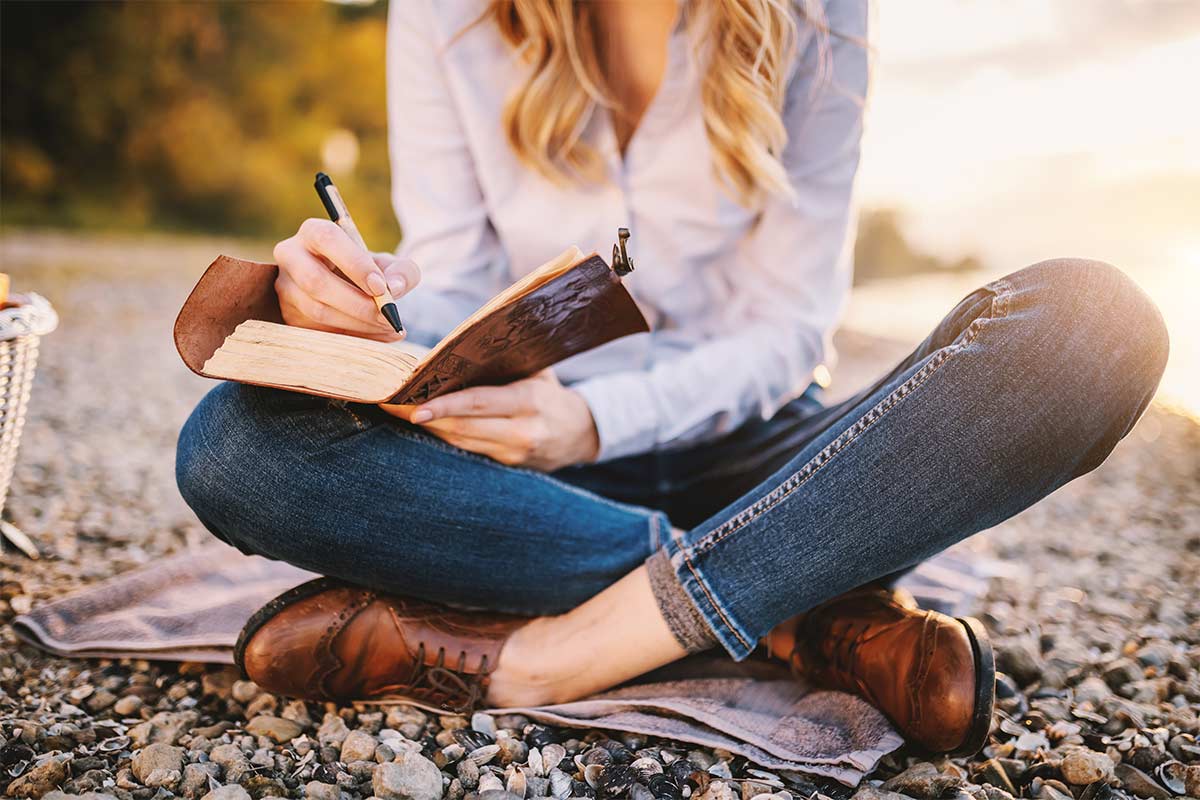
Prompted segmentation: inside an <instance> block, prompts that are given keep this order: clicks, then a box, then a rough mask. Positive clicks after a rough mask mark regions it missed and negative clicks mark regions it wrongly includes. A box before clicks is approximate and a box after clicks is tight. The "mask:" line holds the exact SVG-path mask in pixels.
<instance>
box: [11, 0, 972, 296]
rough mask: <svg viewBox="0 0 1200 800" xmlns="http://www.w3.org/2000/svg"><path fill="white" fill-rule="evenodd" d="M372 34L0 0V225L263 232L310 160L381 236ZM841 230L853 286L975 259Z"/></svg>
mask: <svg viewBox="0 0 1200 800" xmlns="http://www.w3.org/2000/svg"><path fill="white" fill-rule="evenodd" d="M401 1H402V0H401ZM385 27H386V3H383V2H376V3H368V4H366V5H346V4H340V3H329V2H317V0H260V1H258V2H240V1H239V2H229V1H228V0H207V1H206V2H117V1H116V0H102V1H101V2H22V1H20V0H0V98H2V102H0V222H2V223H3V224H5V225H36V226H53V227H60V228H63V227H65V228H70V227H80V228H90V229H108V230H146V229H158V230H162V229H167V230H185V231H204V232H217V233H222V234H246V235H254V236H261V237H264V238H268V239H278V238H282V237H284V236H287V235H290V234H291V233H293V232H294V231H295V229H296V226H297V225H298V224H299V222H300V220H302V219H304V218H305V217H310V216H320V215H321V214H322V213H323V212H322V209H321V206H320V203H319V202H318V200H317V197H316V194H315V193H314V191H313V189H312V180H313V173H314V172H315V171H316V170H318V169H324V170H325V171H327V172H329V173H330V174H331V175H332V176H333V178H334V179H335V180H336V181H337V183H338V185H339V187H340V188H341V189H342V191H343V193H344V194H345V196H346V198H347V200H348V201H349V203H350V205H351V207H352V208H353V209H354V215H355V219H356V221H357V222H358V224H359V227H360V228H361V229H362V232H363V235H364V237H365V238H366V240H367V241H368V242H369V243H371V245H372V246H373V247H375V248H377V249H380V250H382V249H389V248H391V247H393V246H394V245H395V243H396V242H397V241H398V240H399V235H400V231H399V229H398V226H397V223H396V220H395V217H394V216H393V213H392V208H391V202H390V199H389V196H388V190H389V178H388V157H387V139H386V137H387V118H386V110H385V93H384V39H385ZM355 153H357V157H355ZM859 230H860V233H859V240H858V246H857V251H856V254H855V255H856V259H855V260H856V280H858V281H860V282H861V281H864V280H871V279H873V278H881V277H892V276H895V275H904V274H910V273H913V272H923V271H929V270H936V269H942V268H947V267H948V268H951V269H969V268H972V267H974V266H976V264H975V262H974V261H973V260H971V259H963V260H962V261H959V262H956V263H951V264H945V263H942V262H941V261H939V260H938V259H936V258H933V257H931V256H929V255H926V254H923V253H920V252H918V251H916V250H915V249H914V248H913V247H912V246H910V245H909V243H908V242H907V241H906V240H905V238H904V235H903V233H902V226H901V220H900V219H899V217H898V216H897V215H896V213H895V212H892V211H889V210H882V211H872V212H867V213H865V214H864V215H863V217H862V222H861V225H860V229H859Z"/></svg>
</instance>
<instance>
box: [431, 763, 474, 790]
mask: <svg viewBox="0 0 1200 800" xmlns="http://www.w3.org/2000/svg"><path fill="white" fill-rule="evenodd" d="M434 766H436V764H435V765H434ZM455 772H456V773H457V775H458V779H459V780H460V781H462V785H463V786H465V787H466V788H468V789H474V788H475V787H477V786H478V785H479V765H478V764H476V763H475V762H474V761H472V760H471V759H469V758H467V759H463V760H462V761H460V762H458V766H457V767H455Z"/></svg>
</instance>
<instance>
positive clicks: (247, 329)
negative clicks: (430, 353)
mask: <svg viewBox="0 0 1200 800" xmlns="http://www.w3.org/2000/svg"><path fill="white" fill-rule="evenodd" d="M425 350H427V348H424V347H422V346H421V345H418V344H408V343H405V342H399V343H396V344H387V343H384V342H376V341H373V340H371V339H360V338H358V337H355V336H347V335H344V334H340V333H327V332H325V331H314V330H309V329H308V328H297V327H292V326H290V325H280V324H278V323H275V322H263V321H261V320H247V321H245V322H243V323H242V324H240V325H238V326H237V328H236V329H235V330H234V332H233V333H231V334H230V335H229V336H227V337H226V338H225V342H224V343H223V344H222V345H221V346H220V347H219V348H217V351H216V352H215V353H213V354H212V356H211V357H210V358H209V359H208V361H206V362H205V363H204V373H205V374H207V375H210V376H212V377H214V378H224V379H226V380H231V381H241V382H244V383H253V384H258V385H262V386H274V387H278V388H281V389H292V390H299V391H305V392H313V393H316V394H322V395H330V396H334V397H339V398H342V399H346V400H353V401H355V402H362V403H381V402H384V401H385V400H388V399H389V398H391V397H392V395H393V394H395V393H396V390H397V389H398V388H399V387H400V386H401V385H403V383H404V381H405V380H407V378H408V377H409V376H410V375H412V373H413V370H414V369H416V366H417V364H418V363H419V362H420V360H421V355H420V354H419V352H420V351H425Z"/></svg>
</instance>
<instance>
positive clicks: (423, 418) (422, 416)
mask: <svg viewBox="0 0 1200 800" xmlns="http://www.w3.org/2000/svg"><path fill="white" fill-rule="evenodd" d="M431 419H433V412H432V411H430V410H429V409H428V408H422V409H421V410H420V411H417V412H416V413H414V414H413V415H412V421H413V422H418V423H420V422H429V420H431Z"/></svg>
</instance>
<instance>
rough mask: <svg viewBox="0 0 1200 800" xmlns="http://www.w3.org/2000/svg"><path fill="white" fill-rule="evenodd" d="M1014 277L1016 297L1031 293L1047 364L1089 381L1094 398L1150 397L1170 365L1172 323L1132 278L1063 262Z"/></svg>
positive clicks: (1096, 265) (1098, 265)
mask: <svg viewBox="0 0 1200 800" xmlns="http://www.w3.org/2000/svg"><path fill="white" fill-rule="evenodd" d="M1014 278H1016V279H1017V281H1015V282H1016V283H1018V284H1019V285H1018V286H1017V287H1016V288H1017V294H1018V295H1020V294H1021V292H1022V290H1023V289H1025V290H1027V291H1028V293H1029V294H1030V295H1031V298H1032V301H1031V303H1030V311H1031V317H1032V318H1033V319H1034V320H1036V323H1035V324H1034V326H1033V327H1034V335H1035V339H1036V341H1037V342H1038V343H1039V345H1040V347H1039V351H1040V352H1041V353H1043V354H1046V355H1048V356H1050V357H1049V358H1047V360H1046V363H1045V364H1044V368H1047V369H1049V370H1050V371H1052V372H1053V376H1054V377H1056V378H1058V379H1061V378H1063V377H1067V376H1070V377H1074V378H1076V379H1077V381H1078V382H1081V383H1084V384H1087V385H1088V386H1089V388H1090V389H1091V390H1092V391H1093V392H1095V393H1096V394H1095V395H1093V396H1097V395H1098V396H1113V395H1122V396H1125V397H1128V398H1130V399H1131V400H1136V401H1138V402H1139V403H1141V404H1142V405H1144V402H1146V401H1148V400H1149V398H1150V396H1152V395H1153V394H1154V391H1155V389H1156V388H1157V387H1158V382H1159V379H1160V378H1161V377H1162V373H1163V370H1164V369H1165V368H1166V363H1167V353H1168V350H1169V343H1168V336H1167V328H1166V325H1165V324H1164V322H1163V318H1162V315H1161V313H1159V310H1158V307H1157V306H1156V305H1155V304H1154V301H1153V300H1151V299H1150V297H1149V296H1147V295H1146V293H1145V292H1144V291H1143V290H1142V289H1141V287H1139V286H1138V285H1137V284H1136V283H1135V282H1134V281H1133V280H1132V279H1131V278H1130V277H1129V276H1128V275H1126V274H1125V273H1124V272H1122V271H1121V270H1119V269H1117V268H1116V267H1114V266H1112V265H1111V264H1106V263H1104V262H1102V261H1092V260H1088V259H1057V260H1054V261H1044V262H1042V263H1040V264H1035V265H1033V266H1032V267H1029V268H1028V269H1027V270H1024V271H1023V272H1021V273H1017V275H1016V276H1014ZM1055 355H1057V356H1058V357H1057V358H1056V357H1054V356H1055ZM1139 411H1140V408H1139Z"/></svg>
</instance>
